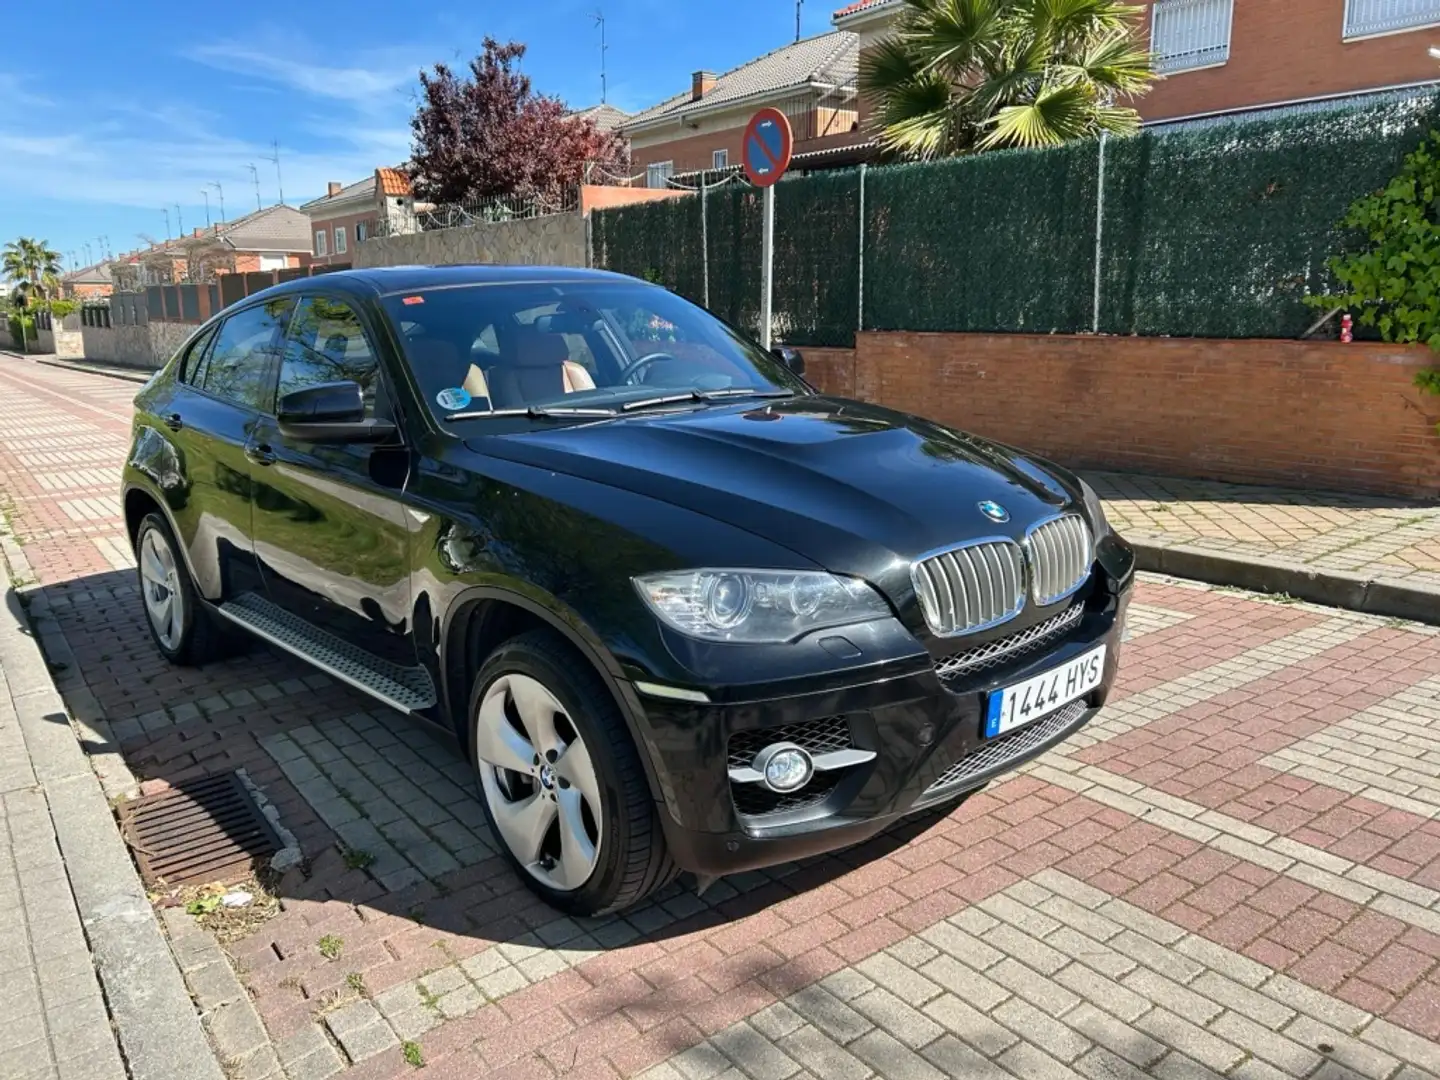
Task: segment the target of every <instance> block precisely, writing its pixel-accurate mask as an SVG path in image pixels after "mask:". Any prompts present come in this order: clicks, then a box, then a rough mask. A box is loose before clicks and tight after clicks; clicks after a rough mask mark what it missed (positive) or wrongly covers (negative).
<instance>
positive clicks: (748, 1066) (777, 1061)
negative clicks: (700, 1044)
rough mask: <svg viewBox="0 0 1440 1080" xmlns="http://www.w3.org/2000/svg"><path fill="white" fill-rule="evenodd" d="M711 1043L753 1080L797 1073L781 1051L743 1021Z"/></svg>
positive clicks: (784, 1077) (779, 1078) (780, 1078)
mask: <svg viewBox="0 0 1440 1080" xmlns="http://www.w3.org/2000/svg"><path fill="white" fill-rule="evenodd" d="M711 1041H712V1042H713V1043H714V1044H715V1047H716V1049H718V1050H719V1051H720V1052H721V1053H722V1054H724V1055H725V1056H726V1057H727V1058H729V1059H730V1060H731V1061H733V1062H734V1063H735V1064H736V1065H738V1066H739V1067H740V1068H741V1069H742V1070H744V1072H745V1075H747V1076H751V1077H754V1080H787V1078H789V1077H791V1076H794V1075H795V1074H796V1073H798V1072H799V1071H800V1066H799V1065H797V1064H796V1063H795V1062H794V1061H793V1060H792V1059H791V1058H790V1057H789V1056H788V1055H786V1054H785V1052H784V1051H783V1050H781V1049H780V1048H779V1047H778V1046H776V1045H775V1044H774V1043H772V1042H771V1041H770V1040H769V1039H767V1038H765V1036H763V1035H761V1034H760V1033H759V1032H758V1031H756V1030H755V1029H754V1028H753V1027H751V1026H750V1025H749V1024H746V1023H744V1022H741V1023H739V1024H735V1025H733V1026H732V1027H728V1028H726V1029H725V1030H724V1031H722V1032H720V1033H719V1034H718V1035H716V1036H715V1037H714V1039H712V1040H711Z"/></svg>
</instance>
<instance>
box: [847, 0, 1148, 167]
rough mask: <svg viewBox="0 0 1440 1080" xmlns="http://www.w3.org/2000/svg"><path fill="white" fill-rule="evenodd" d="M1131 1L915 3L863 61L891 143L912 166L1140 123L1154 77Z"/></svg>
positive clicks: (909, 2)
mask: <svg viewBox="0 0 1440 1080" xmlns="http://www.w3.org/2000/svg"><path fill="white" fill-rule="evenodd" d="M1139 13H1140V9H1139V8H1137V7H1134V6H1132V5H1130V4H1127V3H1124V2H1123V0H1059V2H1057V0H905V3H904V6H902V7H901V8H900V13H899V18H898V19H897V21H896V27H895V30H894V32H893V33H891V34H890V35H888V36H887V37H886V38H884V39H883V40H882V41H881V42H880V43H879V44H878V45H877V46H876V47H875V48H873V49H867V50H866V51H865V53H863V54H862V56H861V59H860V88H861V90H862V91H864V92H865V93H866V94H868V95H870V96H871V97H872V98H873V99H874V101H875V104H876V113H877V121H878V125H877V126H878V136H879V141H880V145H881V146H882V147H883V148H884V149H885V150H886V151H887V152H889V153H891V154H895V155H898V156H902V157H911V158H934V157H946V156H949V155H951V154H963V153H972V152H974V151H977V150H989V149H992V148H995V147H1003V146H1021V147H1036V146H1058V145H1059V144H1061V143H1063V142H1068V141H1069V140H1071V139H1082V138H1088V137H1092V136H1095V135H1098V134H1100V133H1101V132H1102V131H1108V132H1113V133H1117V134H1126V133H1129V132H1132V131H1135V130H1136V129H1138V128H1139V126H1140V116H1139V114H1138V113H1137V112H1136V111H1135V110H1134V109H1133V108H1130V107H1128V106H1125V105H1120V104H1117V103H1116V102H1117V100H1119V99H1128V98H1133V97H1136V96H1138V95H1140V94H1143V93H1144V92H1145V91H1146V90H1147V89H1148V88H1149V86H1150V82H1151V80H1152V79H1153V78H1154V75H1153V73H1152V71H1151V68H1150V54H1149V51H1148V50H1147V49H1146V47H1145V44H1144V40H1143V33H1142V30H1141V26H1140V20H1139Z"/></svg>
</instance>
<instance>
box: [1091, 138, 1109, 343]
mask: <svg viewBox="0 0 1440 1080" xmlns="http://www.w3.org/2000/svg"><path fill="white" fill-rule="evenodd" d="M1108 135H1109V132H1107V131H1102V132H1100V169H1099V175H1098V176H1097V178H1096V180H1095V313H1094V330H1095V333H1097V334H1098V333H1100V254H1101V242H1102V241H1103V240H1104V237H1105V140H1106V138H1107V137H1108Z"/></svg>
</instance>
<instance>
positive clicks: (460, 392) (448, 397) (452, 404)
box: [435, 386, 470, 412]
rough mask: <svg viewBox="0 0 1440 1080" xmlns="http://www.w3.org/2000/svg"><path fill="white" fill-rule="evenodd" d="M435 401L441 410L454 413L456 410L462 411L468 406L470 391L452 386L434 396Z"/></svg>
mask: <svg viewBox="0 0 1440 1080" xmlns="http://www.w3.org/2000/svg"><path fill="white" fill-rule="evenodd" d="M435 400H436V401H437V402H438V403H439V404H440V407H441V408H442V409H447V410H449V411H450V412H454V411H455V410H456V409H463V408H465V406H466V405H469V404H470V391H469V390H466V389H465V388H464V387H463V386H452V387H449V388H448V389H445V390H441V391H440V393H438V394H436V395H435Z"/></svg>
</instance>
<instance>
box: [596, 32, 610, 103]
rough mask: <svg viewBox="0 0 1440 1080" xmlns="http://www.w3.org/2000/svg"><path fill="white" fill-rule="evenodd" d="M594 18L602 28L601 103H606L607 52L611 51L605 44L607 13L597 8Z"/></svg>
mask: <svg viewBox="0 0 1440 1080" xmlns="http://www.w3.org/2000/svg"><path fill="white" fill-rule="evenodd" d="M594 18H595V25H596V26H598V27H599V28H600V104H601V105H604V104H605V93H606V88H605V54H606V52H608V51H609V49H610V46H609V45H606V44H605V13H604V12H603V11H598V10H597V11H596V12H595V15H594Z"/></svg>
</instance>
